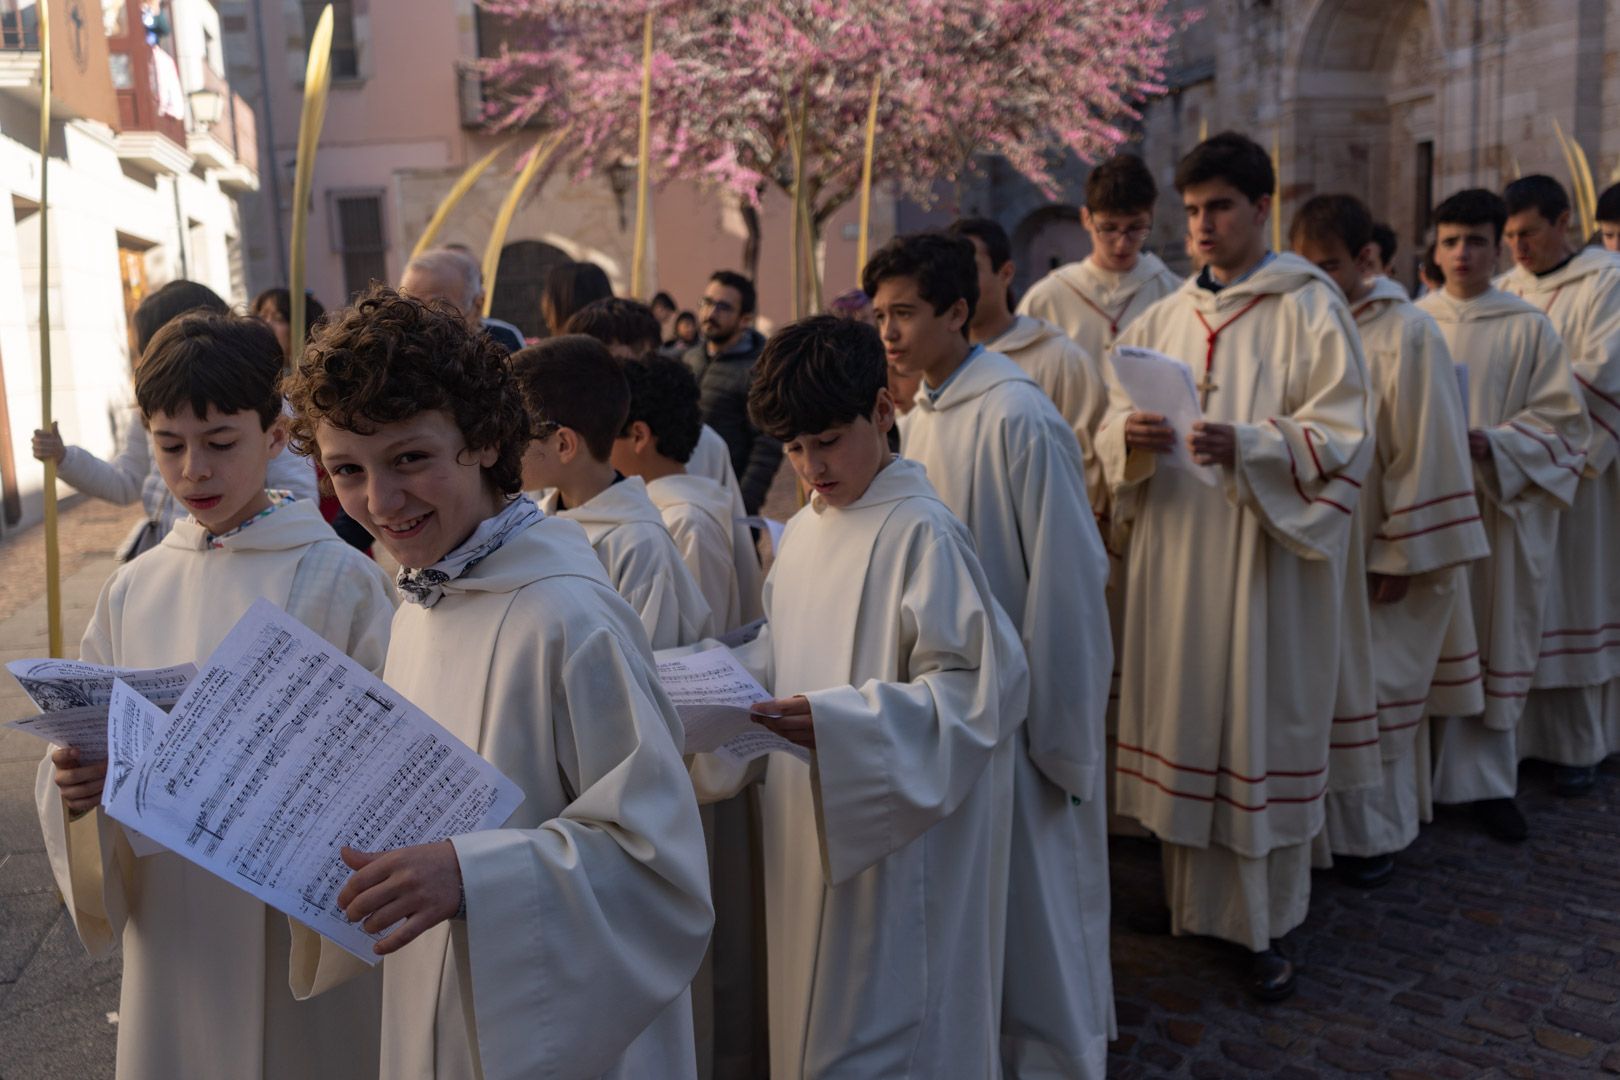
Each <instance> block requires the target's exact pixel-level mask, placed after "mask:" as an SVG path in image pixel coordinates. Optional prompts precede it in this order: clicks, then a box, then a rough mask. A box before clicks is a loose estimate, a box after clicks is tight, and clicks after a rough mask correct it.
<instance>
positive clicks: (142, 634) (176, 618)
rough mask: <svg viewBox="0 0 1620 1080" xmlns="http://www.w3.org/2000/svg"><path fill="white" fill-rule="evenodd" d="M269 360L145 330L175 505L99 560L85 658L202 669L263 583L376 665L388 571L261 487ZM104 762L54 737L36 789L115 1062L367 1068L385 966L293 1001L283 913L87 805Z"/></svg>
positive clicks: (288, 1073)
mask: <svg viewBox="0 0 1620 1080" xmlns="http://www.w3.org/2000/svg"><path fill="white" fill-rule="evenodd" d="M281 367H282V355H281V347H280V346H279V345H278V344H277V343H276V339H275V335H274V334H272V333H271V332H270V329H269V328H268V327H266V326H265V325H264V324H263V323H261V322H258V321H257V320H253V319H242V318H234V317H232V316H228V315H214V314H193V315H187V316H184V317H182V318H180V319H177V320H175V321H174V322H171V323H170V324H168V325H167V326H165V327H164V328H163V329H162V330H161V331H159V332H158V334H157V335H155V336H154V337H153V339H152V341H151V343H150V345H149V346H148V349H147V351H146V354H145V357H144V359H143V361H142V363H141V365H140V367H139V368H138V369H137V371H136V377H135V395H136V398H137V400H138V402H139V404H140V409H141V413H142V416H143V418H144V421H145V424H146V427H147V428H148V429H149V430H150V432H151V436H152V441H153V446H154V448H155V451H156V455H157V464H158V468H159V470H160V472H161V475H162V477H163V481H164V484H165V485H166V486H167V487H168V489H169V491H170V493H171V494H172V495H173V497H174V500H175V501H176V503H178V504H179V505H181V506H184V507H185V508H186V510H187V511H189V516H185V517H182V518H180V519H179V520H178V521H176V522H175V524H174V527H173V529H172V530H171V531H170V532H169V533H168V534H167V535H166V536H165V537H164V538H163V541H162V543H161V544H159V546H157V547H155V548H153V549H152V550H150V551H148V552H146V553H145V554H144V555H141V556H140V557H139V558H137V559H135V560H133V561H132V562H129V563H126V564H125V565H123V566H121V567H119V568H118V571H117V572H116V573H115V574H113V576H112V578H111V580H109V581H108V582H107V584H106V586H105V587H104V588H103V589H102V592H101V597H100V599H99V600H98V601H97V603H96V611H95V615H94V616H93V617H92V618H91V621H90V626H89V627H88V628H87V629H86V631H85V635H84V641H83V643H82V644H81V646H80V650H79V655H80V658H81V659H83V660H87V661H90V662H92V663H98V664H113V665H118V666H122V667H135V668H148V667H163V666H167V665H170V664H180V663H197V664H200V663H201V662H202V661H203V660H204V659H206V658H207V656H208V655H209V654H210V653H211V652H213V651H214V648H215V647H216V646H217V645H218V644H219V643H220V642H221V641H222V640H223V639H224V637H225V635H226V634H227V633H228V632H229V631H230V629H231V627H232V626H234V625H235V623H236V621H237V620H238V619H239V618H241V617H242V615H243V614H244V613H245V612H246V611H247V609H248V608H249V607H250V606H251V605H252V604H253V602H254V601H255V600H257V599H259V598H261V597H262V598H264V599H267V600H270V601H271V602H272V603H274V604H276V605H277V606H279V607H281V608H282V609H284V610H285V611H286V612H287V613H288V614H290V615H292V616H293V617H295V618H297V619H298V620H299V621H301V622H303V623H304V624H305V625H307V626H308V627H309V628H310V629H312V630H314V631H315V632H316V633H319V634H320V635H322V636H323V637H325V638H326V639H327V640H328V641H330V642H332V644H334V645H336V646H337V647H339V648H341V649H343V650H344V651H345V652H346V653H348V654H349V655H350V656H352V657H353V658H354V659H355V660H357V661H359V662H360V663H361V664H363V665H365V666H366V667H367V668H370V669H371V670H372V671H380V670H381V668H382V664H383V658H384V654H385V653H386V651H387V648H388V626H389V622H390V620H391V619H392V618H393V614H394V599H393V592H392V590H391V588H390V587H389V583H388V578H387V575H385V574H384V573H383V572H382V571H381V570H380V569H378V567H377V564H376V563H374V562H372V561H371V560H369V559H367V558H366V557H365V556H363V555H361V554H360V553H359V552H357V551H355V550H354V549H353V548H351V547H349V546H348V545H347V544H346V543H344V542H343V541H342V540H340V539H338V537H337V534H336V533H334V532H333V531H332V529H331V526H329V525H327V524H326V522H325V521H323V520H322V519H321V514H320V511H319V510H318V509H317V508H316V506H315V503H313V502H311V501H308V500H301V501H290V500H288V499H287V498H286V495H287V493H286V492H282V491H274V492H267V491H266V490H265V487H264V484H265V472H266V469H267V467H268V465H269V463H270V462H271V461H272V460H274V459H275V458H276V457H277V456H278V455H279V454H281V453H282V450H283V447H284V446H285V445H286V442H287V426H286V420H285V419H284V418H283V417H282V415H281V412H282V402H281V394H280V391H279V390H278V389H277V382H278V380H279V378H280V375H281ZM141 437H142V438H143V439H144V438H145V437H146V433H145V432H143V433H142V436H141ZM305 467H306V468H307V467H308V466H307V463H305ZM105 775H106V763H105V762H100V763H97V764H93V765H80V764H79V763H78V758H77V754H76V752H75V751H73V750H72V749H62V750H58V751H55V752H54V753H53V754H52V755H51V757H50V758H47V759H46V760H45V761H44V762H42V763H41V765H40V770H39V776H38V781H37V783H36V787H35V794H36V797H37V801H38V805H39V813H40V821H41V824H42V825H43V827H44V832H45V847H46V850H47V852H48V853H49V855H50V859H51V869H52V870H53V871H54V873H55V875H56V883H57V887H58V888H59V889H60V890H61V892H62V896H63V897H64V899H65V900H66V901H67V907H68V912H69V914H70V915H71V916H72V918H73V923H74V926H75V928H76V929H77V930H78V932H79V937H80V939H81V940H82V941H83V942H84V944H85V947H86V948H87V949H88V950H89V951H90V952H91V953H92V954H93V955H100V954H104V953H106V952H108V951H110V950H111V949H113V948H115V947H117V946H120V945H121V946H122V948H123V965H124V966H123V985H122V992H121V994H120V997H119V1011H118V1058H117V1073H118V1075H119V1076H120V1077H123V1078H126V1080H170V1078H172V1077H180V1076H209V1077H219V1078H221V1080H305V1078H310V1080H322V1078H328V1080H347V1078H348V1077H352V1076H357V1075H374V1074H375V1073H376V1070H377V1020H378V1015H379V1008H380V999H381V985H380V980H378V979H377V978H376V977H375V976H372V975H368V976H366V977H365V978H364V979H363V980H361V981H356V982H353V983H351V984H349V985H347V986H344V987H343V988H341V989H340V990H338V991H336V992H334V993H333V994H332V995H330V996H329V997H327V998H324V999H322V1000H321V1001H316V1002H299V1001H295V1000H294V999H293V995H292V991H291V989H290V987H289V985H288V968H289V950H290V949H291V947H292V937H291V935H290V933H289V930H288V920H287V918H286V917H285V916H283V915H281V914H279V913H277V912H275V911H272V910H270V909H269V908H267V907H266V906H265V905H264V903H263V902H262V901H260V900H258V899H256V898H254V897H252V896H250V895H248V894H247V893H245V892H242V891H241V890H239V889H236V888H234V887H232V886H231V885H229V884H227V883H226V882H224V881H223V880H221V879H220V878H217V877H215V876H214V875H213V874H211V873H209V872H207V871H205V870H203V869H201V868H200V867H197V866H195V865H193V864H192V863H190V862H187V861H186V860H184V859H182V858H181V857H180V856H178V855H175V854H172V853H170V852H166V851H165V852H159V853H157V854H155V855H147V856H142V857H136V855H135V854H134V852H133V851H132V850H131V848H130V845H129V843H128V842H127V841H126V840H125V838H124V833H123V830H122V829H121V828H120V827H119V826H118V825H117V824H116V823H114V822H113V821H111V819H109V818H107V817H106V816H105V815H104V814H103V813H102V811H101V810H100V809H98V805H99V801H100V796H101V787H102V782H103V778H104V777H105Z"/></svg>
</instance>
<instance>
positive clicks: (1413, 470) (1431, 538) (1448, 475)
mask: <svg viewBox="0 0 1620 1080" xmlns="http://www.w3.org/2000/svg"><path fill="white" fill-rule="evenodd" d="M1390 368H1391V369H1392V371H1393V378H1392V380H1391V385H1390V386H1389V387H1387V388H1385V390H1384V393H1383V394H1382V395H1381V398H1382V400H1381V401H1380V403H1379V410H1378V433H1377V437H1378V454H1379V456H1380V458H1381V459H1382V464H1383V475H1382V479H1381V484H1382V491H1381V492H1380V493H1379V494H1380V497H1381V503H1382V505H1383V507H1384V511H1383V520H1382V521H1378V522H1373V523H1372V525H1373V538H1372V544H1371V546H1370V548H1369V550H1368V552H1367V569H1368V571H1370V572H1371V573H1375V574H1388V575H1391V576H1401V577H1416V576H1417V575H1419V574H1427V573H1430V572H1432V571H1435V570H1441V569H1444V568H1446V567H1449V566H1455V565H1457V564H1459V563H1464V562H1470V561H1472V560H1474V559H1480V558H1484V557H1485V556H1486V555H1488V554H1490V543H1489V541H1488V540H1487V539H1486V537H1485V529H1484V526H1483V525H1482V524H1481V523H1480V512H1479V502H1478V500H1477V499H1476V498H1475V496H1474V475H1473V465H1472V462H1471V461H1470V460H1469V457H1468V415H1467V412H1466V410H1465V406H1464V404H1463V400H1462V395H1461V394H1460V393H1459V392H1458V388H1457V378H1456V375H1455V368H1454V366H1453V365H1452V361H1451V353H1450V351H1449V350H1448V349H1447V348H1446V339H1445V337H1444V336H1443V335H1442V334H1441V333H1440V328H1439V326H1437V325H1436V324H1435V322H1434V320H1432V319H1427V318H1424V319H1416V318H1414V319H1410V320H1408V322H1407V323H1406V325H1405V327H1404V328H1403V330H1402V340H1401V354H1400V357H1399V358H1398V360H1397V362H1396V363H1393V364H1391V365H1390Z"/></svg>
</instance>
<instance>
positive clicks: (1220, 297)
mask: <svg viewBox="0 0 1620 1080" xmlns="http://www.w3.org/2000/svg"><path fill="white" fill-rule="evenodd" d="M1312 281H1318V282H1321V283H1322V284H1323V285H1326V286H1327V287H1328V288H1330V289H1332V290H1333V293H1334V295H1335V296H1340V297H1342V296H1343V295H1344V294H1343V293H1341V292H1339V287H1338V285H1336V284H1334V282H1333V279H1332V278H1330V277H1328V276H1327V275H1326V274H1324V273H1323V272H1322V271H1321V270H1320V269H1318V268H1317V266H1316V264H1315V263H1313V262H1308V261H1306V260H1305V259H1302V258H1300V257H1299V256H1298V255H1295V254H1293V253H1292V252H1283V253H1282V254H1280V255H1278V256H1277V257H1276V258H1274V259H1272V260H1271V261H1270V262H1268V263H1266V265H1264V266H1262V267H1261V268H1260V269H1258V270H1256V271H1255V272H1254V273H1253V274H1252V275H1250V276H1249V277H1248V278H1245V279H1244V280H1243V281H1240V282H1238V283H1237V284H1236V285H1228V286H1227V287H1226V288H1224V289H1222V290H1221V291H1220V292H1210V291H1209V290H1208V289H1205V288H1200V287H1199V284H1198V276H1197V275H1196V274H1195V275H1193V276H1192V277H1190V278H1188V279H1187V280H1186V282H1185V283H1184V284H1183V285H1182V286H1181V291H1182V292H1183V293H1185V294H1186V295H1188V296H1190V297H1191V298H1192V301H1193V306H1194V307H1196V308H1198V309H1199V310H1200V311H1204V312H1208V313H1218V312H1223V311H1232V310H1234V309H1236V308H1240V307H1242V306H1243V305H1245V304H1247V303H1249V302H1250V301H1251V300H1253V299H1255V298H1256V297H1259V296H1276V295H1279V294H1282V293H1291V292H1293V291H1294V290H1296V289H1300V288H1303V287H1304V286H1306V285H1309V284H1310V283H1311V282H1312Z"/></svg>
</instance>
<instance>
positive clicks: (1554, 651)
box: [1500, 248, 1620, 765]
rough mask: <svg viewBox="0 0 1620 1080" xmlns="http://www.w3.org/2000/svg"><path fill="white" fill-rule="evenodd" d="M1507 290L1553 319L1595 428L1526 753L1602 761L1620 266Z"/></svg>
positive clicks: (1617, 644)
mask: <svg viewBox="0 0 1620 1080" xmlns="http://www.w3.org/2000/svg"><path fill="white" fill-rule="evenodd" d="M1500 284H1501V287H1502V288H1503V289H1504V290H1506V291H1507V292H1511V293H1513V294H1514V295H1516V296H1519V297H1522V298H1523V299H1525V300H1528V301H1529V302H1530V303H1532V304H1534V305H1536V306H1537V307H1539V308H1541V309H1542V310H1543V311H1545V312H1546V313H1547V317H1548V318H1549V319H1551V320H1552V324H1553V328H1554V329H1556V330H1557V331H1558V336H1559V337H1560V338H1561V339H1562V340H1563V342H1564V351H1565V353H1566V355H1567V356H1568V357H1569V365H1570V368H1571V369H1572V370H1573V371H1574V373H1575V381H1576V382H1577V383H1578V384H1579V385H1580V387H1581V391H1582V393H1583V394H1584V395H1585V398H1586V408H1587V413H1588V415H1589V416H1590V418H1591V424H1592V427H1591V438H1590V439H1589V440H1588V442H1587V444H1586V464H1585V466H1584V468H1583V469H1582V473H1581V482H1580V484H1579V485H1578V486H1577V487H1576V490H1575V497H1574V500H1573V502H1572V504H1571V505H1570V508H1569V510H1568V511H1566V512H1565V513H1564V516H1563V520H1562V521H1561V522H1560V523H1559V527H1558V551H1557V555H1556V556H1555V558H1554V561H1553V567H1552V578H1551V580H1550V582H1549V583H1548V592H1547V606H1546V610H1545V613H1544V614H1543V617H1542V625H1543V627H1544V628H1543V630H1542V631H1541V655H1540V657H1539V658H1538V659H1537V662H1536V677H1535V683H1534V686H1533V688H1532V689H1531V691H1530V696H1529V697H1528V698H1527V699H1526V700H1525V706H1524V716H1523V718H1522V719H1521V720H1520V722H1519V748H1518V749H1519V756H1520V757H1538V758H1544V759H1546V760H1549V761H1554V762H1557V763H1558V764H1561V765H1594V764H1596V763H1598V762H1600V761H1602V760H1603V759H1604V758H1605V757H1607V756H1608V755H1609V754H1611V753H1613V752H1615V751H1616V750H1620V745H1613V744H1611V743H1610V741H1609V732H1608V731H1606V730H1605V728H1606V725H1605V722H1604V721H1605V711H1606V710H1607V711H1608V712H1609V713H1611V714H1615V715H1620V560H1616V558H1615V545H1616V544H1617V543H1620V465H1617V464H1616V460H1615V459H1616V447H1617V445H1620V261H1616V259H1615V257H1614V256H1613V255H1611V254H1609V253H1608V252H1605V251H1601V250H1598V249H1596V248H1587V249H1586V250H1584V251H1582V252H1580V253H1579V254H1577V255H1575V256H1573V257H1572V258H1571V259H1570V260H1569V262H1567V263H1566V264H1564V265H1563V266H1562V267H1560V268H1559V269H1557V270H1553V271H1551V272H1549V273H1546V274H1531V273H1529V272H1528V271H1526V270H1524V269H1522V268H1518V269H1515V270H1514V271H1513V272H1512V273H1510V274H1508V275H1506V276H1505V277H1504V278H1503V279H1502V281H1501V283H1500ZM1605 684H1607V685H1605Z"/></svg>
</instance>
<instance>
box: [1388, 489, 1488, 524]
mask: <svg viewBox="0 0 1620 1080" xmlns="http://www.w3.org/2000/svg"><path fill="white" fill-rule="evenodd" d="M1473 494H1474V489H1473V488H1469V489H1468V490H1467V491H1458V492H1455V493H1453V494H1451V495H1442V496H1440V497H1439V498H1438V499H1430V500H1428V501H1427V502H1420V503H1413V504H1412V505H1411V506H1403V507H1401V508H1400V509H1399V510H1391V511H1389V512H1387V513H1386V514H1385V515H1384V516H1385V517H1399V516H1400V515H1402V514H1410V513H1411V512H1412V511H1414V510H1427V509H1428V508H1429V507H1431V506H1439V505H1440V504H1441V503H1443V502H1451V501H1452V500H1453V499H1466V498H1469V497H1471V496H1472V495H1473Z"/></svg>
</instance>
